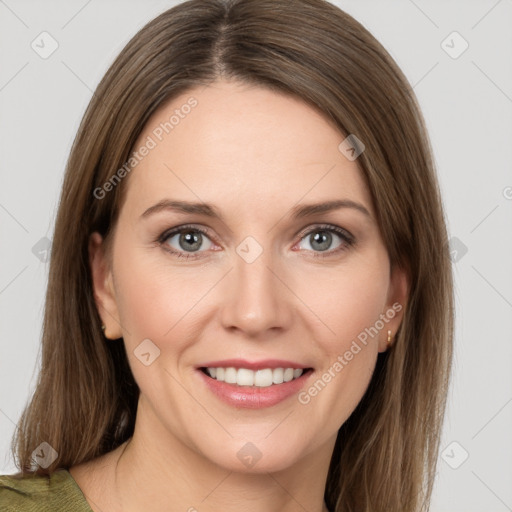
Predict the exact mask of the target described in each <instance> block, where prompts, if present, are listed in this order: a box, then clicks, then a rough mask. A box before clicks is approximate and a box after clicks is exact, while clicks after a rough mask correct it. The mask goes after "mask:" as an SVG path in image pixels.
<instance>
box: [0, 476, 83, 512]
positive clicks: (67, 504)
mask: <svg viewBox="0 0 512 512" xmlns="http://www.w3.org/2000/svg"><path fill="white" fill-rule="evenodd" d="M67 510H73V511H77V512H91V508H90V507H89V505H88V503H87V501H86V499H85V497H84V495H83V494H82V492H81V490H80V488H79V487H78V485H77V483H76V482H75V480H74V479H73V477H72V476H71V474H70V473H69V471H67V470H66V469H58V470H57V471H54V472H53V473H52V474H51V475H49V476H48V475H34V474H29V475H25V476H21V475H20V474H16V475H2V476H0V511H1V512H36V511H37V512H46V511H48V512H50V511H51V512H59V511H67Z"/></svg>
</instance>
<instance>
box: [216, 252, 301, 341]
mask: <svg viewBox="0 0 512 512" xmlns="http://www.w3.org/2000/svg"><path fill="white" fill-rule="evenodd" d="M273 263H274V264H273ZM279 268H280V267H279V266H277V265H275V262H272V257H271V254H270V251H268V252H267V251H263V253H262V254H261V255H260V256H259V257H258V258H257V259H256V260H255V261H252V262H248V261H246V260H244V258H243V257H239V256H238V255H235V258H234V268H233V270H232V271H231V272H230V273H229V274H228V280H227V282H226V284H225V289H224V292H225V295H224V297H223V299H222V311H221V320H222V325H223V327H224V328H225V329H227V330H230V331H240V332H242V333H244V334H245V335H246V336H247V337H251V338H261V339H268V337H269V336H270V335H271V334H272V333H274V335H275V334H276V333H278V332H282V331H285V330H287V329H288V328H289V327H290V325H291V320H292V308H293V304H292V299H293V294H292V293H291V291H290V289H289V288H288V287H287V285H286V281H287V277H286V275H284V273H283V272H282V271H279V270H278V269H279Z"/></svg>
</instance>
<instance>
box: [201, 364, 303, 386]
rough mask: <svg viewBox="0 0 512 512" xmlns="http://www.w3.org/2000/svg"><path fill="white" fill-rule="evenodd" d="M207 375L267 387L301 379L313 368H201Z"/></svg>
mask: <svg viewBox="0 0 512 512" xmlns="http://www.w3.org/2000/svg"><path fill="white" fill-rule="evenodd" d="M199 369H200V370H201V371H202V372H203V373H204V374H205V375H207V376H208V377H210V378H211V379H214V380H216V381H218V382H224V383H226V384H231V385H234V386H241V387H257V388H266V387H271V386H279V385H281V384H284V383H286V382H291V381H293V380H296V379H299V378H300V377H301V376H302V375H305V374H307V373H309V372H312V371H313V369H312V368H294V367H278V368H261V369H258V370H252V369H250V368H243V367H241V368H235V367H234V366H227V367H224V366H207V367H200V368H199Z"/></svg>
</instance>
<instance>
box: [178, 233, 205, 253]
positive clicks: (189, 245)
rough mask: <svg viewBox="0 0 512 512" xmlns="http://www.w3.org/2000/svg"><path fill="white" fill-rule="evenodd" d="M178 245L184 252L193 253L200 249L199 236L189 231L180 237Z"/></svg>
mask: <svg viewBox="0 0 512 512" xmlns="http://www.w3.org/2000/svg"><path fill="white" fill-rule="evenodd" d="M180 245H181V246H182V247H183V248H184V249H185V250H186V251H188V250H190V251H195V250H198V249H199V248H200V247H201V234H200V233H195V232H193V231H189V232H188V233H182V235H181V236H180Z"/></svg>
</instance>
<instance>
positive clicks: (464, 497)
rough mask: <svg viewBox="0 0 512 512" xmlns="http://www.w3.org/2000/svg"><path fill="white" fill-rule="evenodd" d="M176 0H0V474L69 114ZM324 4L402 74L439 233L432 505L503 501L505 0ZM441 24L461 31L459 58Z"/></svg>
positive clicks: (42, 279) (17, 402)
mask: <svg viewBox="0 0 512 512" xmlns="http://www.w3.org/2000/svg"><path fill="white" fill-rule="evenodd" d="M175 3H178V2H171V1H144V2H143V1H140V0H139V1H120V0H118V1H114V0H109V1H102V2H100V1H99V0H89V1H86V0H72V1H69V0H68V1H63V0H61V1H45V2H44V3H43V2H36V1H17V0H5V1H4V0H0V119H1V122H0V156H1V157H0V173H1V182H0V183H1V186H0V230H1V231H0V237H1V238H0V239H1V245H0V344H1V351H0V390H1V396H0V474H8V473H12V472H15V471H16V468H15V467H14V464H13V461H12V460H11V458H10V456H9V449H8V447H9V442H10V439H11V436H12V434H13V432H14V430H15V423H16V422H17V420H18V418H19V415H20V413H21V411H22V408H23V406H24V404H25V402H26V400H27V398H28V396H29V395H30V393H31V392H32V390H33V388H34V385H35V378H36V374H37V365H38V357H39V342H40V334H41V322H42V311H43V301H44V292H45V286H46V280H47V271H48V263H47V262H45V261H44V260H45V257H44V255H45V252H44V249H45V248H46V247H47V244H48V241H49V240H51V239H52V229H53V227H52V226H53V222H54V218H55V213H56V205H57V200H58V195H59V190H60V185H61V180H62V176H63V171H64V166H65V162H66V159H67V156H68V153H69V150H70V147H71V143H72V140H73V137H74V135H75V133H76V130H77V127H78V124H79V121H80V118H81V116H82V114H83V112H84V109H85V107H86V105H87V103H88V101H89V99H90V97H91V95H92V91H93V90H94V88H95V86H96V84H97V83H98V81H99V80H100V78H101V76H102V75H103V74H104V72H105V71H106V69H107V67H108V65H109V64H110V63H111V61H112V60H113V58H114V57H115V56H116V55H117V53H118V52H119V51H120V50H121V49H122V47H123V46H124V45H125V44H126V42H127V41H128V40H129V39H130V38H131V37H132V36H133V35H134V34H135V32H136V31H137V30H138V29H139V28H140V27H142V26H143V25H144V24H145V23H146V22H147V21H148V20H150V19H151V18H153V17H154V16H155V15H157V14H159V13H160V12H162V11H164V10H165V9H167V8H169V7H171V6H172V5H174V4H175ZM333 3H335V4H336V5H339V6H340V7H341V8H343V9H344V10H346V11H347V12H348V13H349V14H351V15H353V16H354V17H355V18H356V19H358V20H359V21H360V22H361V23H363V25H365V26H366V27H367V28H368V29H369V30H370V31H371V32H372V33H373V34H374V35H375V37H376V38H377V39H378V40H379V41H381V43H382V44H383V45H384V46H385V47H386V48H387V49H388V51H389V52H390V53H391V55H392V56H393V57H394V58H395V60H396V61H397V62H398V64H399V65H400V67H401V68H402V69H403V70H404V72H405V74H406V75H407V77H408V79H409V81H410V82H411V83H412V84H413V85H414V90H415V92H416V94H417V96H418V98H419V101H420V105H421V107H422V109H423V112H424V115H425V118H426V121H427V125H428V129H429V131H430V137H431V140H432V144H433V148H434V152H435V158H436V162H437V165H438V172H439V180H440V185H441V189H442V193H443V198H444V204H445V208H446V213H447V217H448V223H449V225H448V228H449V231H450V236H451V237H454V238H453V240H452V248H453V249H454V250H455V251H456V253H455V252H454V258H453V259H454V261H453V267H454V272H455V279H456V301H457V325H456V356H455V368H454V374H453V381H452V387H451V390H450V397H449V408H448V414H447V419H446V423H445V427H444V431H443V443H442V447H443V452H442V454H440V458H441V460H440V463H439V473H438V477H437V481H436V486H435V492H434V501H433V507H432V511H433V512H445V511H446V512H448V511H449V512H457V511H464V512H494V511H495V512H502V511H507V510H512V485H511V483H512V435H511V432H512V428H511V427H512V372H511V367H512V343H511V341H512V264H511V263H512V172H511V162H512V159H511V153H512V127H511V125H512V123H511V119H512V117H511V114H512V0H499V1H496V0H489V1H487V0H485V1H484V0H479V1H467V0H466V1H462V0H458V1H455V0H445V1H440V0H437V1H432V0H430V1H427V0H415V1H413V0H393V1H389V0H388V1H382V0H381V1H361V0H350V1H349V0H342V1H337V2H333ZM43 31H47V32H49V33H50V34H51V36H52V37H53V38H54V39H55V40H56V41H57V42H58V45H59V46H58V48H57V50H56V51H55V52H54V53H53V54H52V55H51V56H49V57H48V58H47V59H43V58H41V57H40V56H39V55H38V54H37V53H36V52H35V51H34V50H33V49H32V47H31V43H32V41H34V40H35V41H36V43H37V41H40V39H38V36H39V34H40V33H41V32H43ZM453 31H457V32H458V33H459V34H460V35H461V36H462V37H463V38H464V40H466V41H467V42H468V44H469V47H468V49H467V50H466V51H465V52H464V53H462V54H461V55H460V56H458V58H453V54H454V52H458V51H459V50H460V49H462V48H463V46H462V40H460V39H457V36H450V37H449V38H448V39H446V38H447V36H449V35H450V34H452V32H453ZM445 40H446V42H445V43H444V44H442V42H443V41H445ZM48 47H49V45H48V44H46V45H45V48H48ZM450 47H451V48H450ZM445 50H448V51H449V52H451V53H452V56H450V55H449V54H448V53H447V51H445ZM46 238H47V239H48V240H45V239H46ZM41 239H42V241H41ZM34 247H35V248H34ZM466 251H467V252H466ZM72 342H73V340H70V343H72ZM465 457H467V459H466V460H464V459H465ZM383 478H385V475H383Z"/></svg>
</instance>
